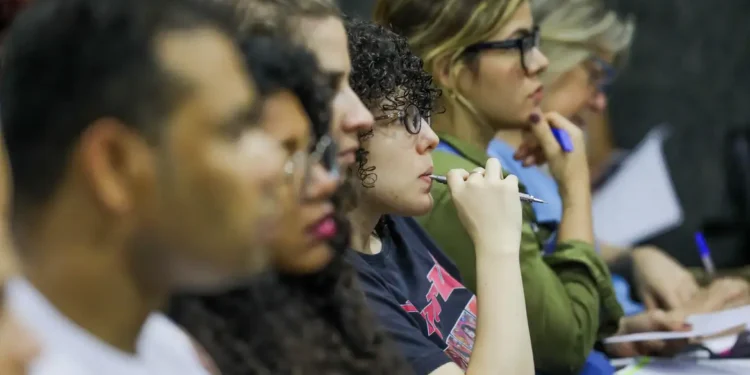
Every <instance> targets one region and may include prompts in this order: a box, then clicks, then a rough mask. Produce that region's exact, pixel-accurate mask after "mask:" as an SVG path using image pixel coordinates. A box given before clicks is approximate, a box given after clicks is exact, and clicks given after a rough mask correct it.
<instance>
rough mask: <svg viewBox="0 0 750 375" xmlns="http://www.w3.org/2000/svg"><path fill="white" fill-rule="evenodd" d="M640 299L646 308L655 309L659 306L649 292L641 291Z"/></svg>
mask: <svg viewBox="0 0 750 375" xmlns="http://www.w3.org/2000/svg"><path fill="white" fill-rule="evenodd" d="M641 299H642V300H643V305H644V306H646V310H655V309H658V308H659V307H660V306H659V303H658V302H657V300H656V297H654V295H653V294H651V292H645V291H644V292H642V293H641Z"/></svg>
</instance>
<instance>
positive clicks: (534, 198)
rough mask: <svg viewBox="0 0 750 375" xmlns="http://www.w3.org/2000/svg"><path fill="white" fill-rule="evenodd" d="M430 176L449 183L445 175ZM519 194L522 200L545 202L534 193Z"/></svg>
mask: <svg viewBox="0 0 750 375" xmlns="http://www.w3.org/2000/svg"><path fill="white" fill-rule="evenodd" d="M430 178H431V179H432V180H433V181H436V182H439V183H441V184H447V183H448V179H447V178H446V177H445V176H436V175H434V174H431V175H430ZM518 196H519V198H521V200H522V201H525V202H534V203H544V201H543V200H541V199H539V198H537V197H535V196H533V195H529V194H524V193H518Z"/></svg>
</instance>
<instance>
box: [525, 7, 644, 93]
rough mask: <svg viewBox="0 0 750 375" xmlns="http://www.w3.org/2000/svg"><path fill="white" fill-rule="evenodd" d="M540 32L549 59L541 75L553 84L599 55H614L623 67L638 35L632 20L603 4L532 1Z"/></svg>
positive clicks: (544, 50) (543, 48)
mask: <svg viewBox="0 0 750 375" xmlns="http://www.w3.org/2000/svg"><path fill="white" fill-rule="evenodd" d="M531 5H532V13H533V15H534V20H535V21H536V22H537V24H538V25H539V26H540V30H541V47H540V49H541V51H542V53H544V54H545V55H546V56H547V58H548V59H549V61H550V63H549V66H548V67H547V70H546V71H545V72H544V73H543V74H542V80H543V81H545V83H548V84H549V83H552V82H554V81H555V80H557V79H558V78H559V77H560V76H561V75H562V74H564V73H566V72H568V71H569V70H571V69H573V68H574V67H575V66H577V65H578V64H580V63H581V62H582V61H585V60H587V59H589V58H590V57H591V56H592V55H595V54H597V53H602V52H604V53H611V54H614V55H615V57H616V61H617V62H618V64H622V63H624V61H625V59H626V57H627V53H628V50H629V49H630V45H631V42H632V40H633V34H634V32H635V22H634V20H633V17H632V16H628V17H626V18H624V19H623V18H621V17H620V16H618V15H617V14H616V13H615V12H614V11H612V10H609V9H607V8H606V7H605V5H604V3H603V2H602V1H601V0H533V1H532V3H531Z"/></svg>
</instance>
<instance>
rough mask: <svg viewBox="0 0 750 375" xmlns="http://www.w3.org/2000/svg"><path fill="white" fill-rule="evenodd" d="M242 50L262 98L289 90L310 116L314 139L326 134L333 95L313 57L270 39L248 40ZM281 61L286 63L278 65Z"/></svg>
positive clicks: (308, 53)
mask: <svg viewBox="0 0 750 375" xmlns="http://www.w3.org/2000/svg"><path fill="white" fill-rule="evenodd" d="M241 47H242V52H243V54H244V55H245V56H247V57H248V64H247V65H248V67H249V70H250V72H251V73H252V75H253V77H255V87H256V89H257V90H258V91H259V93H260V95H261V96H262V97H268V96H271V95H273V94H275V93H277V92H279V91H282V90H289V91H291V92H292V93H294V94H295V95H296V96H297V98H298V99H299V100H300V103H302V106H303V107H304V109H305V112H306V113H307V115H308V116H309V117H310V121H311V123H312V129H311V133H312V135H313V137H314V138H315V139H318V138H320V137H322V136H323V135H326V134H328V133H329V128H330V122H331V101H332V99H333V95H334V94H335V93H334V91H333V90H332V89H331V88H330V87H329V85H328V84H327V83H328V82H326V80H325V79H326V78H325V76H324V75H323V73H322V72H321V71H320V68H319V67H318V62H317V60H316V58H315V55H313V54H312V53H311V52H309V51H308V50H306V49H305V48H303V47H301V46H295V45H292V44H290V43H289V42H288V41H287V40H286V39H281V38H278V37H273V36H257V37H252V38H248V39H247V40H246V42H244V43H241ZM282 59H285V60H288V61H286V62H284V63H279V62H280V60H282ZM290 61H293V63H291V62H290Z"/></svg>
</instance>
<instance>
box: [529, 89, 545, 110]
mask: <svg viewBox="0 0 750 375" xmlns="http://www.w3.org/2000/svg"><path fill="white" fill-rule="evenodd" d="M529 98H531V100H532V101H533V102H534V104H535V105H539V104H541V103H542V100H543V99H544V86H541V85H540V86H539V87H538V88H537V89H536V90H534V92H532V93H531V95H529Z"/></svg>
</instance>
